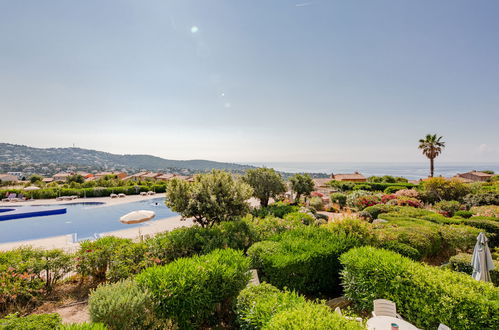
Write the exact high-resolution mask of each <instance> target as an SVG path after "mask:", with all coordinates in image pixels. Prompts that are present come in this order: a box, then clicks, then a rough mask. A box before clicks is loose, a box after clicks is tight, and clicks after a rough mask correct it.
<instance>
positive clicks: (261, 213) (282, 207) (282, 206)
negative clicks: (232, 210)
mask: <svg viewBox="0 0 499 330" xmlns="http://www.w3.org/2000/svg"><path fill="white" fill-rule="evenodd" d="M299 209H300V207H299V206H297V205H290V204H287V203H284V202H276V203H274V204H271V205H269V206H267V207H260V208H255V209H253V210H252V211H251V214H253V216H255V217H258V218H265V217H266V216H268V215H273V216H275V217H278V218H284V216H285V215H286V214H288V213H291V212H297V211H298V210H299Z"/></svg>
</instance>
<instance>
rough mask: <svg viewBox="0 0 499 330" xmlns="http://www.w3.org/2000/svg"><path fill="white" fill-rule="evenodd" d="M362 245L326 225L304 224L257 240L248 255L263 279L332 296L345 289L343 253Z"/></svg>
mask: <svg viewBox="0 0 499 330" xmlns="http://www.w3.org/2000/svg"><path fill="white" fill-rule="evenodd" d="M358 244H359V242H358V240H357V239H356V238H354V237H351V236H346V235H343V234H335V233H332V232H331V231H329V230H328V229H326V228H322V227H304V228H299V229H295V230H291V231H287V232H284V233H282V234H280V235H278V236H275V237H274V238H272V241H263V242H259V243H256V244H254V245H253V246H252V247H250V248H249V249H248V255H249V256H250V257H251V259H252V263H253V267H255V268H257V269H259V273H260V276H261V279H262V280H264V281H267V282H269V283H270V284H272V285H275V286H277V287H278V288H284V287H288V288H289V289H291V290H297V291H299V292H300V293H303V294H311V295H328V294H335V293H338V292H340V291H341V288H340V287H339V277H338V274H339V270H340V269H339V266H340V265H339V262H338V257H339V255H340V254H341V253H343V252H345V251H347V250H348V249H350V248H351V247H352V246H355V245H358ZM326 274H327V275H326Z"/></svg>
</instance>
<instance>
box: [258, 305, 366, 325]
mask: <svg viewBox="0 0 499 330" xmlns="http://www.w3.org/2000/svg"><path fill="white" fill-rule="evenodd" d="M265 329H269V330H274V329H275V330H281V329H289V330H303V329H317V330H361V329H365V327H363V326H362V325H361V324H360V323H359V322H357V321H353V320H347V319H346V318H344V317H342V316H341V315H339V314H337V313H334V312H333V311H332V310H331V308H329V307H328V306H326V305H323V304H316V303H311V302H309V303H307V304H304V305H301V306H297V307H296V308H291V309H286V310H284V311H282V312H280V313H278V314H276V315H275V316H274V317H272V319H271V320H270V322H269V323H268V325H267V326H266V327H265Z"/></svg>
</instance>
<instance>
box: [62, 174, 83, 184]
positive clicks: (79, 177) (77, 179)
mask: <svg viewBox="0 0 499 330" xmlns="http://www.w3.org/2000/svg"><path fill="white" fill-rule="evenodd" d="M66 182H67V183H71V182H74V183H83V182H85V178H84V177H83V175H81V174H73V175H70V176H68V177H67V178H66Z"/></svg>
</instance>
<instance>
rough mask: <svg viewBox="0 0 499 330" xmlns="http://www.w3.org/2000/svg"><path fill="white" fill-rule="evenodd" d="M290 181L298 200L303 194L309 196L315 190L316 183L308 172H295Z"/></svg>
mask: <svg viewBox="0 0 499 330" xmlns="http://www.w3.org/2000/svg"><path fill="white" fill-rule="evenodd" d="M289 181H290V182H291V189H292V190H293V191H294V192H295V193H296V200H297V201H299V200H300V197H301V196H302V195H304V196H309V195H310V193H311V192H312V191H314V188H315V184H314V181H313V180H312V178H311V177H310V175H308V174H295V175H293V176H292V177H291V178H290V179H289Z"/></svg>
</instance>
